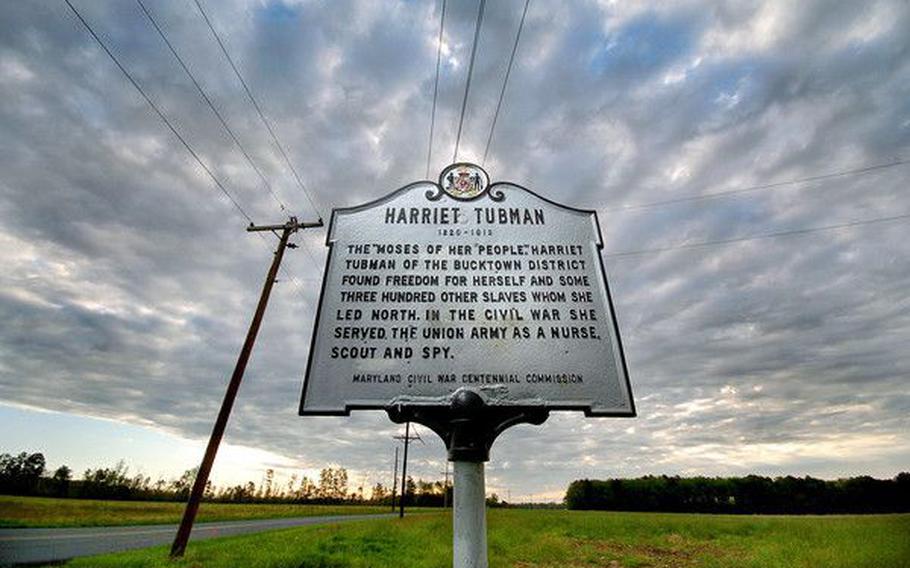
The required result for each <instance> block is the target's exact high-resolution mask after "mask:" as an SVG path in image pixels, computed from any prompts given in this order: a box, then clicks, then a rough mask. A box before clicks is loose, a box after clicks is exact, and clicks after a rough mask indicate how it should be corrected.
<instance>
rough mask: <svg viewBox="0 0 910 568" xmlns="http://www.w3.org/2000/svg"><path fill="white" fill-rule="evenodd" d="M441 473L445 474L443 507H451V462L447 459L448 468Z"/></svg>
mask: <svg viewBox="0 0 910 568" xmlns="http://www.w3.org/2000/svg"><path fill="white" fill-rule="evenodd" d="M440 473H444V474H445V484H444V485H443V486H442V508H443V509H448V508H449V462H448V460H446V469H445V471H441V472H440Z"/></svg>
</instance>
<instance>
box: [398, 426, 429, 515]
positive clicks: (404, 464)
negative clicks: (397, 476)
mask: <svg viewBox="0 0 910 568" xmlns="http://www.w3.org/2000/svg"><path fill="white" fill-rule="evenodd" d="M393 437H394V438H395V439H396V440H404V456H403V457H402V459H401V495H400V496H399V497H398V518H399V519H401V518H404V499H405V497H407V495H408V482H407V479H408V443H409V442H410V441H411V440H419V441H420V443H421V444H422V443H423V438H421V437H420V434H418V433H417V431H416V430H415V431H414V435H413V436H411V423H410V422H408V423H407V424H405V426H404V436H393ZM395 463H398V462H397V461H396V462H395ZM393 510H394V509H393Z"/></svg>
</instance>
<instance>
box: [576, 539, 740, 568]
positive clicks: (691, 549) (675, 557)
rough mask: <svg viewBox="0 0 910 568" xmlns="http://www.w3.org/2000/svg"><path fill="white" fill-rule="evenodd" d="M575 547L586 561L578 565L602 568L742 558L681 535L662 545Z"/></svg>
mask: <svg viewBox="0 0 910 568" xmlns="http://www.w3.org/2000/svg"><path fill="white" fill-rule="evenodd" d="M573 546H574V547H575V548H576V549H577V550H578V552H579V556H581V557H585V558H586V560H587V562H584V563H579V564H578V565H585V566H598V567H602V568H697V567H698V566H702V565H703V560H704V559H706V558H712V559H722V558H733V557H736V556H739V552H738V551H736V550H733V549H730V548H725V547H721V546H718V545H717V544H715V543H711V542H705V541H700V540H693V539H687V538H685V537H683V536H681V535H678V534H671V535H669V536H668V537H666V538H665V539H664V542H660V543H653V542H652V543H628V542H615V541H600V540H593V541H592V540H583V539H578V540H574V541H573ZM574 565H575V564H573V566H574Z"/></svg>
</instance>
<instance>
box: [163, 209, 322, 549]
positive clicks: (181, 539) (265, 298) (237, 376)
mask: <svg viewBox="0 0 910 568" xmlns="http://www.w3.org/2000/svg"><path fill="white" fill-rule="evenodd" d="M321 226H322V219H320V220H319V221H318V222H316V223H299V222H298V221H297V219H296V218H295V217H291V218H290V220H289V221H288V222H287V223H284V224H283V225H265V226H255V225H252V224H251V225H250V226H249V227H247V229H246V230H247V231H250V232H253V231H271V232H275V233H276V234H277V231H281V234H280V235H279V237H278V248H277V249H276V250H275V255H274V258H273V259H272V265H271V267H269V272H268V275H267V276H266V278H265V284H264V285H263V286H262V294H261V295H260V296H259V304H258V305H257V306H256V313H255V314H254V315H253V321H252V322H250V328H249V330H248V331H247V334H246V340H245V341H244V342H243V347H242V348H241V349H240V356H239V357H238V358H237V364H236V365H235V366H234V373H233V374H232V375H231V382H230V383H229V384H228V388H227V391H226V392H225V393H224V400H223V401H222V402H221V410H220V411H219V412H218V418H216V419H215V426H214V427H213V428H212V435H211V437H210V438H209V443H208V445H207V446H206V448H205V455H204V456H203V458H202V463H201V464H200V465H199V472H198V473H196V480H195V481H194V482H193V489H192V491H191V492H190V497H189V500H188V501H187V504H186V509H185V510H184V512H183V519H182V520H181V521H180V528H179V529H177V536H176V537H174V543H173V545H172V546H171V557H172V558H177V557H180V556H183V553H184V552H185V551H186V544H187V542H188V541H189V539H190V532H192V530H193V522H194V521H195V519H196V513H197V512H198V511H199V504H200V503H201V502H202V496H203V494H204V493H205V486H206V484H207V483H208V481H209V474H210V473H211V471H212V465H213V464H214V463H215V455H216V454H217V453H218V446H220V445H221V438H222V437H223V436H224V430H225V428H226V427H227V421H228V418H229V417H230V415H231V409H232V408H233V407H234V399H236V398H237V391H238V390H239V389H240V382H241V381H242V380H243V373H244V371H246V365H247V362H248V361H249V359H250V354H251V353H252V352H253V344H254V343H255V342H256V335H258V333H259V327H260V325H261V324H262V316H263V315H265V308H266V306H267V305H268V303H269V296H270V295H271V293H272V285H273V284H274V283H275V280H276V276H277V275H278V268H279V267H280V266H281V259H282V258H283V257H284V251H285V249H286V248H288V247H292V248H293V247H295V246H296V245H293V244H289V243H288V239H289V238H290V237H291V235H292V234H293V233H296V232H297V231H298V230H299V229H304V228H308V227H321Z"/></svg>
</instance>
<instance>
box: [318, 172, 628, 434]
mask: <svg viewBox="0 0 910 568" xmlns="http://www.w3.org/2000/svg"><path fill="white" fill-rule="evenodd" d="M327 244H328V246H329V247H330V251H329V259H328V262H327V265H326V273H325V277H324V280H323V287H322V294H321V297H320V300H319V312H318V315H317V318H316V328H315V331H314V333H313V342H312V346H311V349H310V359H309V363H308V365H307V372H306V377H305V380H304V386H303V397H302V400H301V405H300V413H301V414H302V415H308V414H312V415H325V414H348V413H349V412H350V411H351V410H356V409H389V408H396V407H397V408H402V407H434V406H446V405H448V404H449V402H450V399H451V396H452V394H453V393H454V392H455V391H456V390H458V389H461V388H464V387H467V388H469V389H471V390H473V391H475V392H477V393H480V394H482V395H483V398H484V399H485V402H486V404H487V405H489V406H490V407H494V408H495V407H500V406H501V407H533V408H540V409H542V410H583V411H585V413H586V414H588V415H592V416H634V414H635V409H634V404H633V401H632V393H631V390H630V388H629V380H628V376H627V372H626V365H625V361H624V356H623V351H622V345H621V343H620V338H619V333H618V330H617V326H616V318H615V315H614V313H613V307H612V303H611V300H610V293H609V289H608V287H607V281H606V277H605V274H604V270H603V263H602V260H601V256H600V249H601V247H602V242H601V236H600V227H599V225H598V221H597V215H596V213H595V212H594V211H585V210H581V209H574V208H571V207H566V206H564V205H560V204H557V203H554V202H552V201H549V200H548V199H545V198H543V197H541V196H539V195H537V194H535V193H533V192H532V191H529V190H528V189H525V188H523V187H520V186H517V185H514V184H511V183H494V184H492V185H491V184H490V183H489V178H488V176H487V174H486V172H484V171H483V170H482V169H481V168H479V167H478V166H475V165H472V164H455V165H453V166H450V167H448V168H446V169H445V170H444V171H443V173H442V175H441V176H440V180H439V183H438V184H436V183H432V182H418V183H413V184H411V185H408V186H406V187H403V188H401V189H399V190H397V191H395V192H393V193H391V194H389V195H387V196H386V197H383V198H381V199H379V200H377V201H374V202H371V203H367V204H365V205H361V206H358V207H351V208H344V209H335V210H334V211H333V212H332V220H331V224H330V226H329V230H328V237H327Z"/></svg>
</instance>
